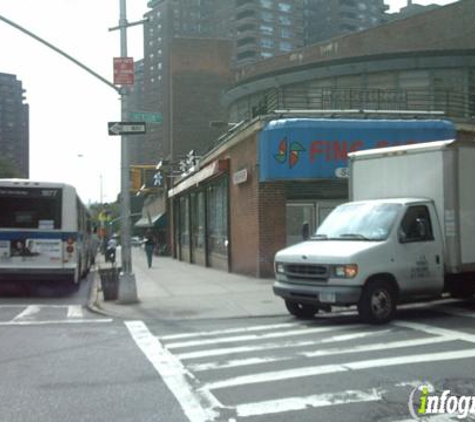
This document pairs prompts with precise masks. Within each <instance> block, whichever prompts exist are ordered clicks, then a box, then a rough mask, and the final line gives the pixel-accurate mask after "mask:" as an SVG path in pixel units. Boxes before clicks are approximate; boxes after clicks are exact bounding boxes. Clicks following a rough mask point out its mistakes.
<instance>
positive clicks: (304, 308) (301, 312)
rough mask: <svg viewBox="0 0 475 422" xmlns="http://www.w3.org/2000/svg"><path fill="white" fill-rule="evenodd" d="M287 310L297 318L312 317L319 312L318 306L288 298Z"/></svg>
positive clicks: (286, 302)
mask: <svg viewBox="0 0 475 422" xmlns="http://www.w3.org/2000/svg"><path fill="white" fill-rule="evenodd" d="M285 306H286V307H287V310H288V311H289V312H290V313H291V314H292V315H294V316H296V317H297V318H312V317H313V316H315V314H316V313H317V312H318V309H319V308H318V306H315V305H311V304H309V303H302V302H298V301H295V300H286V301H285Z"/></svg>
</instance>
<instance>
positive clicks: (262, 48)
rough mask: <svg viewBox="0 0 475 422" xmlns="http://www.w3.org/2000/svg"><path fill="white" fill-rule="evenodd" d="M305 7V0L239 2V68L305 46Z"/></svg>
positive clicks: (237, 53) (237, 9)
mask: <svg viewBox="0 0 475 422" xmlns="http://www.w3.org/2000/svg"><path fill="white" fill-rule="evenodd" d="M302 6H303V3H302V0H236V11H235V16H236V18H235V25H236V37H235V49H236V52H235V54H236V58H235V62H236V65H237V66H240V65H243V64H247V63H253V62H256V61H258V60H262V59H266V58H270V57H274V56H277V55H279V54H284V53H288V52H289V51H292V50H294V49H296V48H299V47H302V46H303V36H304V31H303V29H304V20H303V16H304V15H303V9H302Z"/></svg>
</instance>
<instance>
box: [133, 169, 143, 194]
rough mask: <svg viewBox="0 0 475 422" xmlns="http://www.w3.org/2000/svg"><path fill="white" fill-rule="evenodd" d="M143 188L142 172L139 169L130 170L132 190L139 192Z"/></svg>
mask: <svg viewBox="0 0 475 422" xmlns="http://www.w3.org/2000/svg"><path fill="white" fill-rule="evenodd" d="M141 186H142V170H141V169H139V168H133V167H132V168H131V169H130V189H131V190H132V191H135V192H138V191H139V190H140V188H141Z"/></svg>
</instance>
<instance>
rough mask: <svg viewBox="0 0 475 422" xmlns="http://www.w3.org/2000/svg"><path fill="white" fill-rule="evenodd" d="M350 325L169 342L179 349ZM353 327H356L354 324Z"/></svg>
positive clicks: (344, 327)
mask: <svg viewBox="0 0 475 422" xmlns="http://www.w3.org/2000/svg"><path fill="white" fill-rule="evenodd" d="M348 327H349V326H345V325H339V326H331V327H318V328H307V329H305V328H301V329H298V330H288V331H279V332H276V333H267V334H261V335H259V334H247V335H242V336H233V337H222V338H214V339H205V340H191V341H183V342H178V343H168V344H167V348H168V349H179V348H185V347H196V346H208V345H210V344H218V343H236V342H243V341H246V342H247V341H258V340H266V339H274V338H282V337H292V336H305V335H307V334H317V333H326V332H328V331H336V330H344V329H347V328H348ZM351 327H355V326H354V325H353V326H351Z"/></svg>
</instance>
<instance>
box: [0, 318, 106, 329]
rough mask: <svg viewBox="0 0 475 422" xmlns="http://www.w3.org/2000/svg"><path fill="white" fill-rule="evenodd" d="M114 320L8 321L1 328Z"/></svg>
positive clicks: (0, 324) (1, 324)
mask: <svg viewBox="0 0 475 422" xmlns="http://www.w3.org/2000/svg"><path fill="white" fill-rule="evenodd" d="M112 321H113V319H112V318H97V319H93V318H90V319H57V320H54V319H51V320H44V321H34V320H31V321H14V320H12V321H7V322H0V326H2V327H5V326H12V325H48V324H83V323H104V322H112Z"/></svg>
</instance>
